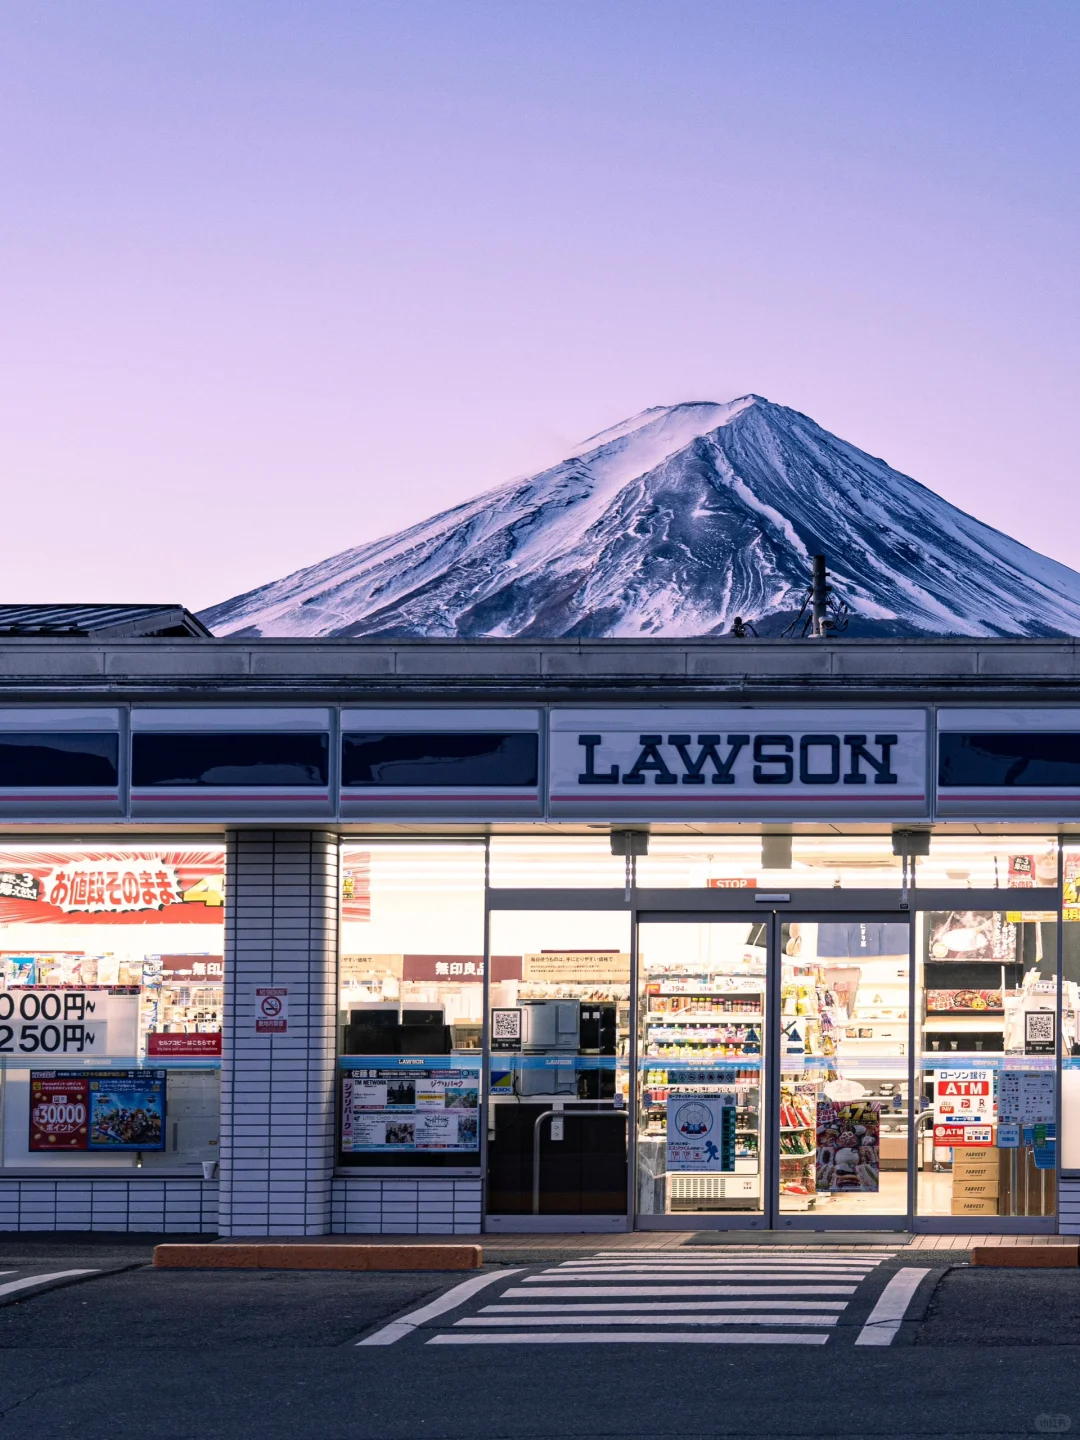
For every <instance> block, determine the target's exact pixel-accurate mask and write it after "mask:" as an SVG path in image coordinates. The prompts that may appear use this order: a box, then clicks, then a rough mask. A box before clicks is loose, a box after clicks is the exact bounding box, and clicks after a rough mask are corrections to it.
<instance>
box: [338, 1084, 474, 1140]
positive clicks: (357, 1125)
mask: <svg viewBox="0 0 1080 1440" xmlns="http://www.w3.org/2000/svg"><path fill="white" fill-rule="evenodd" d="M405 1063H406V1064H407V1065H408V1068H407V1069H405V1068H399V1067H397V1066H393V1065H391V1064H389V1063H387V1062H385V1061H384V1062H383V1063H382V1064H381V1065H373V1066H357V1067H356V1068H350V1069H349V1070H347V1071H346V1072H345V1074H344V1076H343V1078H342V1086H341V1090H342V1094H341V1149H342V1151H343V1152H344V1153H345V1154H349V1155H363V1154H374V1153H378V1152H379V1151H383V1152H385V1153H394V1154H399V1155H400V1154H405V1153H413V1154H417V1155H424V1154H435V1153H442V1154H447V1153H459V1154H461V1153H472V1152H475V1151H477V1150H479V1148H480V1125H479V1116H480V1070H479V1067H478V1066H476V1067H461V1068H458V1067H453V1068H451V1067H448V1066H439V1065H434V1064H432V1063H431V1062H430V1061H428V1062H427V1063H425V1064H423V1065H422V1066H421V1067H419V1068H414V1067H413V1066H412V1064H411V1063H410V1062H409V1061H406V1062H405Z"/></svg>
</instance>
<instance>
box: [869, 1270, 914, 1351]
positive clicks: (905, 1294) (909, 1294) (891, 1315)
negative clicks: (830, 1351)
mask: <svg viewBox="0 0 1080 1440" xmlns="http://www.w3.org/2000/svg"><path fill="white" fill-rule="evenodd" d="M929 1274H930V1271H929V1270H919V1269H916V1267H915V1266H913V1265H907V1266H905V1267H904V1268H903V1269H902V1270H898V1271H897V1272H896V1274H895V1275H894V1276H893V1278H892V1279H891V1280H890V1281H889V1283H888V1284H887V1285H886V1286H885V1289H884V1290H883V1291H882V1292H881V1294H880V1295H879V1296H878V1302H877V1304H876V1305H875V1306H874V1308H873V1310H871V1311H870V1314H869V1317H868V1318H867V1321H866V1324H865V1325H864V1326H863V1327H862V1329H861V1330H860V1331H859V1333H858V1335H857V1336H856V1337H855V1344H856V1345H891V1344H892V1342H893V1339H894V1337H895V1335H896V1332H897V1331H898V1330H899V1329H900V1322H901V1321H902V1320H903V1318H904V1315H905V1314H906V1313H907V1308H908V1306H909V1305H910V1304H911V1301H912V1299H913V1298H914V1296H915V1291H916V1290H917V1289H918V1288H919V1286H920V1284H921V1283H922V1281H923V1280H924V1279H925V1277H926V1276H927V1275H929Z"/></svg>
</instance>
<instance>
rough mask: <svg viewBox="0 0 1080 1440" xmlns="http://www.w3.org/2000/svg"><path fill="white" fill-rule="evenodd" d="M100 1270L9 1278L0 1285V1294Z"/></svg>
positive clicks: (69, 1271) (8, 1293) (7, 1272)
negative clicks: (21, 1278)
mask: <svg viewBox="0 0 1080 1440" xmlns="http://www.w3.org/2000/svg"><path fill="white" fill-rule="evenodd" d="M14 1273H15V1272H14V1270H2V1271H0V1274H2V1275H14ZM100 1273H101V1272H100V1271H99V1270H54V1271H52V1273H51V1274H49V1275H30V1276H28V1277H27V1278H26V1279H25V1280H9V1281H8V1282H7V1284H6V1285H0V1296H3V1295H14V1294H15V1292H16V1291H17V1290H29V1289H30V1288H31V1287H32V1286H34V1285H47V1284H48V1283H49V1281H50V1280H70V1279H71V1278H72V1277H73V1276H75V1275H99V1274H100Z"/></svg>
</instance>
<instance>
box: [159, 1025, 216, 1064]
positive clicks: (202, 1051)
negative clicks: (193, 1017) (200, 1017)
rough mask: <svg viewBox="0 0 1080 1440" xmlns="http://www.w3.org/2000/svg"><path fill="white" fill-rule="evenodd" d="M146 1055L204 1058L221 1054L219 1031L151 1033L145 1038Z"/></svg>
mask: <svg viewBox="0 0 1080 1440" xmlns="http://www.w3.org/2000/svg"><path fill="white" fill-rule="evenodd" d="M146 1053H147V1055H152V1056H161V1057H163V1058H164V1057H166V1056H188V1057H189V1058H190V1057H196V1058H198V1057H199V1056H205V1057H207V1058H212V1057H216V1056H220V1054H221V1031H220V1030H218V1031H205V1030H201V1031H195V1032H194V1033H192V1032H183V1031H172V1030H170V1031H166V1032H159V1031H151V1032H150V1034H149V1035H147V1037H146Z"/></svg>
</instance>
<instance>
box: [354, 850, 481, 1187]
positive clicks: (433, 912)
mask: <svg viewBox="0 0 1080 1440" xmlns="http://www.w3.org/2000/svg"><path fill="white" fill-rule="evenodd" d="M483 994H484V851H483V846H482V845H477V844H446V843H444V844H438V843H417V844H410V843H404V844H396V843H383V844H378V843H369V844H363V845H358V844H346V845H345V846H343V849H342V899H341V953H340V959H339V969H338V1033H339V1052H340V1060H339V1067H340V1094H339V1101H340V1106H339V1147H338V1149H339V1154H338V1160H339V1163H340V1164H341V1165H343V1166H346V1167H360V1168H363V1167H367V1168H372V1167H374V1168H386V1167H388V1168H391V1169H417V1168H436V1169H447V1168H462V1167H463V1168H465V1169H469V1168H475V1167H476V1166H478V1165H479V1161H480V1112H481V1088H480V1082H481V1038H482V1034H483Z"/></svg>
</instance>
